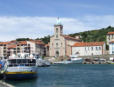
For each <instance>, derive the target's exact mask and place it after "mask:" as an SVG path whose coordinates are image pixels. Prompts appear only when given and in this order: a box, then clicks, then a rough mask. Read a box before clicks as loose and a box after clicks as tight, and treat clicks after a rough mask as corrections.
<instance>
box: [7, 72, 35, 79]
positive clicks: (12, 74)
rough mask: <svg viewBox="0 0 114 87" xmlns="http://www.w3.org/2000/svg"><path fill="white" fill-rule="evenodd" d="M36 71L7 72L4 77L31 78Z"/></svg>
mask: <svg viewBox="0 0 114 87" xmlns="http://www.w3.org/2000/svg"><path fill="white" fill-rule="evenodd" d="M36 77H37V73H36V72H32V73H31V72H27V73H25V72H18V73H17V72H8V73H6V74H5V78H6V79H31V78H36Z"/></svg>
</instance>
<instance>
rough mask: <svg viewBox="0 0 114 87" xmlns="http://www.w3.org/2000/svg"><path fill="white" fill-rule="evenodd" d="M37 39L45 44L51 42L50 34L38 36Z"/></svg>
mask: <svg viewBox="0 0 114 87" xmlns="http://www.w3.org/2000/svg"><path fill="white" fill-rule="evenodd" d="M36 40H42V41H43V42H44V43H45V44H48V42H50V36H49V35H48V36H45V37H43V38H37V39H36Z"/></svg>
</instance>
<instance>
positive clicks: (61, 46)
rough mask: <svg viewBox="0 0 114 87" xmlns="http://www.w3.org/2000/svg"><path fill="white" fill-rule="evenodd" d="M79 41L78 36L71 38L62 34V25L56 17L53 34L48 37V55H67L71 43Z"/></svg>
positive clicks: (69, 53)
mask: <svg viewBox="0 0 114 87" xmlns="http://www.w3.org/2000/svg"><path fill="white" fill-rule="evenodd" d="M76 42H80V38H73V37H71V36H68V35H64V34H63V25H62V24H61V21H60V19H59V18H58V20H57V23H56V24H55V25H54V35H53V36H51V38H50V44H49V56H50V57H57V58H58V57H69V56H70V55H71V54H72V45H74V43H76Z"/></svg>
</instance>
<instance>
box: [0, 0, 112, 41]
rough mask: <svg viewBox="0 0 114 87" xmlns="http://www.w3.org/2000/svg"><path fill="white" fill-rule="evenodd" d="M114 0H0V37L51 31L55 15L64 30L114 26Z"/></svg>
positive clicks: (42, 35) (23, 35) (1, 39)
mask: <svg viewBox="0 0 114 87" xmlns="http://www.w3.org/2000/svg"><path fill="white" fill-rule="evenodd" d="M113 3H114V0H0V41H9V40H14V39H16V38H31V39H35V38H40V37H44V36H47V35H53V33H54V26H53V25H54V24H56V20H57V17H59V18H60V20H61V22H62V24H63V26H64V34H70V33H78V32H83V31H88V30H93V29H100V28H105V27H108V26H114V10H113V8H114V5H113Z"/></svg>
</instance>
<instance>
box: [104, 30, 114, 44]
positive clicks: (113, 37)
mask: <svg viewBox="0 0 114 87" xmlns="http://www.w3.org/2000/svg"><path fill="white" fill-rule="evenodd" d="M106 39H107V45H109V43H110V42H111V41H114V32H108V33H107V36H106Z"/></svg>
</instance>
